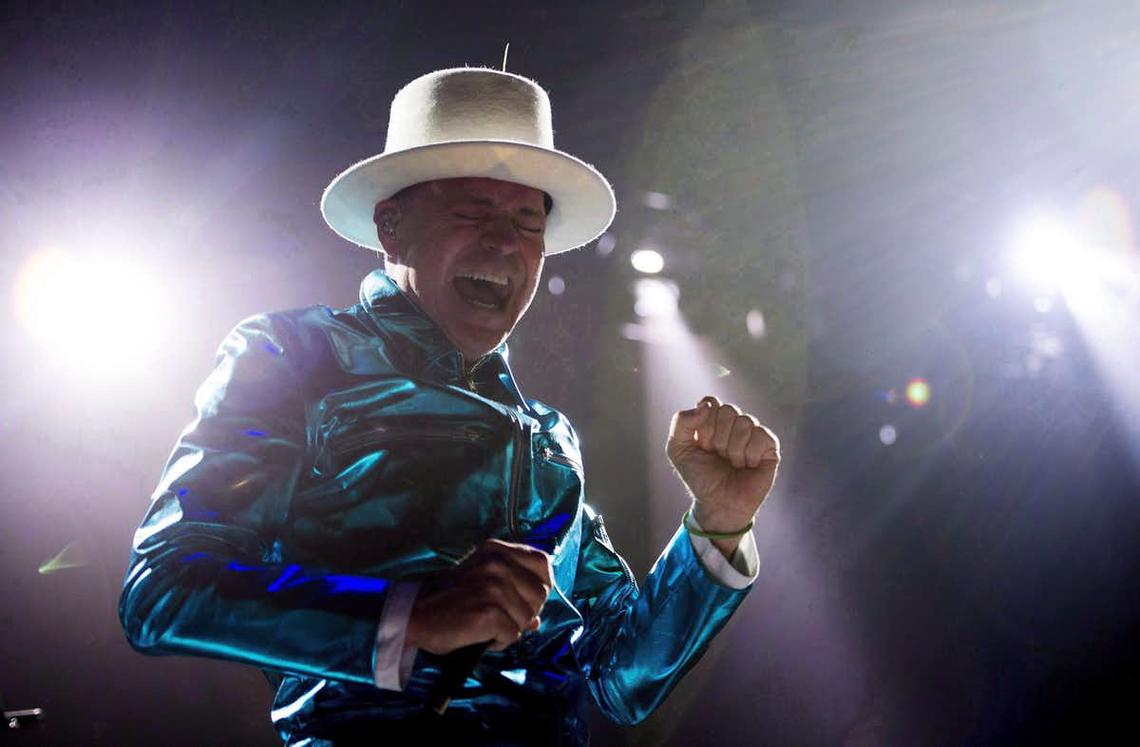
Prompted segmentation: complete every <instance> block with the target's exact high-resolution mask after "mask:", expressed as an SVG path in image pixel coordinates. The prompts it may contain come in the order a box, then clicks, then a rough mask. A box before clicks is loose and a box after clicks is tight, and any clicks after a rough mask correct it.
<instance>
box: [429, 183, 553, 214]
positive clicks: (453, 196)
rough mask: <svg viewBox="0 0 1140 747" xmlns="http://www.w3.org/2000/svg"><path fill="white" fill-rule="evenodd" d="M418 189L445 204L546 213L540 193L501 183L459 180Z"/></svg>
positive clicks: (514, 184) (521, 186)
mask: <svg viewBox="0 0 1140 747" xmlns="http://www.w3.org/2000/svg"><path fill="white" fill-rule="evenodd" d="M417 186H420V187H422V188H423V189H422V190H419V191H421V193H422V194H424V195H425V196H428V198H429V199H435V200H440V201H443V202H446V203H455V202H473V203H477V204H483V205H488V206H490V207H499V208H505V209H515V210H521V211H523V212H531V211H534V212H536V213H538V214H540V215H542V214H544V213H545V210H544V207H543V201H544V199H545V198H544V194H543V192H542V191H541V190H538V189H535V188H534V187H528V186H526V185H524V184H516V183H514V182H506V181H502V180H501V179H488V178H486V177H460V178H456V179H439V180H437V181H433V182H426V183H424V184H423V185H417Z"/></svg>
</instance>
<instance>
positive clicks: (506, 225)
mask: <svg viewBox="0 0 1140 747" xmlns="http://www.w3.org/2000/svg"><path fill="white" fill-rule="evenodd" d="M481 238H482V242H483V246H484V247H485V248H486V249H488V250H491V251H495V252H497V253H499V254H514V253H516V252H518V251H519V249H520V248H521V238H520V236H519V232H518V228H516V227H515V222H514V219H512V218H511V216H509V215H497V216H493V217H488V218H487V219H485V220H484V221H483V224H482V236H481Z"/></svg>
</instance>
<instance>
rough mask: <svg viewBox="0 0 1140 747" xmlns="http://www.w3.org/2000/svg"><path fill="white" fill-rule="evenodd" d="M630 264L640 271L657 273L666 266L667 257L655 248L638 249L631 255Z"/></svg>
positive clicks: (648, 273) (651, 273)
mask: <svg viewBox="0 0 1140 747" xmlns="http://www.w3.org/2000/svg"><path fill="white" fill-rule="evenodd" d="M629 261H630V264H632V265H633V269H635V270H637V271H638V272H644V273H645V274H647V275H656V274H657V273H659V272H661V270H663V269H664V268H665V258H664V257H662V256H661V254H660V253H658V252H656V251H654V250H653V249H638V250H637V251H636V252H634V253H633V254H631V255H630V256H629Z"/></svg>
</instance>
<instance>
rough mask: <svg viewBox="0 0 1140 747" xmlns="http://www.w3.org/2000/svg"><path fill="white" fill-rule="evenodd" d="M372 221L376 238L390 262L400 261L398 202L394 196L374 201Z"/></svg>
mask: <svg viewBox="0 0 1140 747" xmlns="http://www.w3.org/2000/svg"><path fill="white" fill-rule="evenodd" d="M372 222H373V223H375V224H376V238H378V239H379V240H380V245H381V246H382V247H384V253H385V254H387V255H388V259H389V260H390V261H392V262H399V261H400V241H399V239H398V238H397V234H398V232H397V228H399V225H400V203H399V201H398V200H396V199H395V198H394V197H389V198H388V199H386V200H381V201H380V202H378V203H376V207H375V209H374V210H373V211H372Z"/></svg>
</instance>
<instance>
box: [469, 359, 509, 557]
mask: <svg viewBox="0 0 1140 747" xmlns="http://www.w3.org/2000/svg"><path fill="white" fill-rule="evenodd" d="M490 357H491V355H490V353H488V354H487V355H484V356H483V357H482V358H480V359H479V360H477V361H475V364H474V365H473V366H471V369H470V370H467V368H466V367H465V366H463V353H460V354H459V365H460V366H461V370H463V380H464V383H465V384H467V388H468V389H470V390H471V391H472V392H474V393H475V394H478V393H479V390H478V389H476V388H475V372H476V371H478V370H479V367H480V366H482V365H483V363H484V362H486V361H487V360H488V359H489V358H490ZM507 415H508V417H510V419H511V437H512V441H513V443H514V452H515V453H514V454H513V455H512V458H511V484H510V486H508V488H507V490H508V491H509V492H508V493H507V534H508V535H510V536H511V538H513V539H518V536H519V527H518V519H517V517H516V516H515V514H517V513H518V495H519V481H520V480H521V477H522V450H523V446H524V443H523V424H522V422H521V421H520V420H519V419H518V418H516V417H515V415H514V413H513V412H511V411H510V410H508V411H507Z"/></svg>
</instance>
